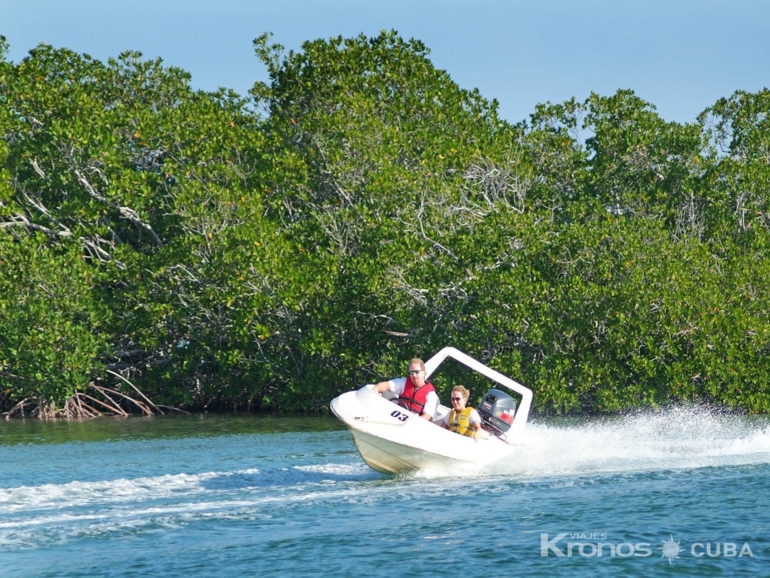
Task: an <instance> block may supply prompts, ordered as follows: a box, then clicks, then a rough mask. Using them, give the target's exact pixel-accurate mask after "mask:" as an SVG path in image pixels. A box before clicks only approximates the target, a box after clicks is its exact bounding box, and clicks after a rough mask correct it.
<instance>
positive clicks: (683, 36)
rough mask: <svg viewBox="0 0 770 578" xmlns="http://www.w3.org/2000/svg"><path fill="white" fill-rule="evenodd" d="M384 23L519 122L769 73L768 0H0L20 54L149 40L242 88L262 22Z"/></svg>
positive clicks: (107, 50) (103, 53) (708, 100)
mask: <svg viewBox="0 0 770 578" xmlns="http://www.w3.org/2000/svg"><path fill="white" fill-rule="evenodd" d="M383 29H388V30H389V29H395V30H397V31H398V32H399V34H400V35H401V36H402V37H405V38H417V39H419V40H422V41H423V42H424V43H425V44H426V45H427V46H428V47H429V48H430V50H431V59H432V61H433V64H434V65H435V66H436V67H438V68H441V69H444V70H446V71H447V72H448V73H449V74H450V76H451V77H452V78H453V79H454V80H455V82H457V83H458V84H459V85H460V86H461V87H463V88H467V89H471V88H478V89H479V90H480V91H481V94H482V95H483V96H485V97H486V98H488V99H492V98H496V99H497V100H498V101H499V102H500V112H501V114H502V116H503V117H504V118H506V119H507V120H509V121H511V122H517V121H519V120H524V119H528V118H529V115H530V113H532V112H533V111H534V108H535V105H536V104H537V103H541V102H546V101H551V102H561V101H563V100H566V99H568V98H570V97H572V96H575V97H576V98H578V99H579V100H581V101H582V100H584V99H585V98H587V97H588V95H589V94H590V92H591V91H594V92H597V93H599V94H602V95H610V94H613V93H614V92H615V91H616V90H617V89H619V88H630V89H632V90H634V91H635V92H636V94H637V95H638V96H640V97H641V98H643V99H645V100H647V101H648V102H651V103H652V104H654V105H655V106H656V107H657V109H658V112H659V114H660V115H661V116H662V117H663V118H665V119H666V120H672V121H677V122H687V121H692V120H694V119H695V117H696V116H697V115H698V113H700V112H701V111H702V110H703V109H704V108H706V107H708V106H710V105H711V104H713V103H714V102H715V101H716V100H717V99H718V98H720V97H723V96H730V95H731V94H732V93H733V92H734V91H735V90H739V89H741V90H747V91H750V92H755V91H758V90H760V89H761V88H763V87H766V86H769V85H770V1H768V0H377V1H371V0H326V1H321V0H126V1H118V0H0V34H2V35H4V36H5V37H6V38H7V40H8V42H9V43H10V45H11V52H10V59H11V60H12V61H14V62H18V61H20V60H21V59H22V58H23V57H24V56H25V55H26V54H27V52H28V51H29V50H30V49H31V48H33V47H34V46H36V45H37V44H38V43H41V42H44V43H46V44H51V45H53V46H55V47H66V48H70V49H72V50H74V51H76V52H80V53H88V54H90V55H91V56H93V57H95V58H98V59H100V60H106V59H107V58H108V57H110V56H117V55H118V54H120V53H121V52H123V51H124V50H129V49H130V50H138V51H140V52H142V53H143V54H144V56H145V57H147V58H155V57H158V56H159V57H162V58H163V60H164V62H165V63H166V64H169V65H174V66H178V67H180V68H183V69H185V70H187V71H188V72H190V73H191V74H192V82H193V86H194V87H196V88H201V89H205V90H214V89H216V88H217V87H219V86H224V87H227V88H232V89H234V90H235V91H236V92H239V93H240V94H242V95H245V94H246V92H247V91H248V89H249V88H250V87H251V86H252V84H253V83H254V81H256V80H265V79H266V73H265V70H264V68H263V67H262V65H261V63H260V62H259V60H258V59H257V58H256V56H254V52H253V48H252V40H253V39H254V38H256V37H257V36H258V35H259V34H261V33H262V32H265V31H269V32H273V34H274V36H273V40H274V41H275V42H278V43H280V44H282V45H284V46H285V47H286V48H287V49H295V50H299V49H300V48H301V43H302V42H303V41H304V40H310V39H316V38H329V37H331V36H337V35H342V36H344V37H349V36H356V35H358V34H360V33H364V34H366V35H367V36H374V35H376V34H378V33H379V31H380V30H383Z"/></svg>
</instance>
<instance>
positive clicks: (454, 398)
mask: <svg viewBox="0 0 770 578" xmlns="http://www.w3.org/2000/svg"><path fill="white" fill-rule="evenodd" d="M462 400H463V398H461V397H453V398H452V401H462Z"/></svg>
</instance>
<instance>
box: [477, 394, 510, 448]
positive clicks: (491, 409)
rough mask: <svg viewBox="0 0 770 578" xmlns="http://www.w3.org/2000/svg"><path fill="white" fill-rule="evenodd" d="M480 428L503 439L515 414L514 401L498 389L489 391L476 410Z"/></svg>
mask: <svg viewBox="0 0 770 578" xmlns="http://www.w3.org/2000/svg"><path fill="white" fill-rule="evenodd" d="M478 412H479V416H480V417H481V427H482V428H484V429H485V430H486V431H488V432H490V433H491V434H493V435H496V436H497V437H502V438H503V439H505V434H506V432H507V431H508V430H509V429H511V425H512V424H513V416H514V414H515V413H516V400H514V399H513V398H512V397H511V396H510V395H508V394H507V393H505V392H504V391H500V390H499V389H490V390H489V391H488V392H487V393H486V395H485V396H484V399H482V400H481V403H480V404H479V408H478Z"/></svg>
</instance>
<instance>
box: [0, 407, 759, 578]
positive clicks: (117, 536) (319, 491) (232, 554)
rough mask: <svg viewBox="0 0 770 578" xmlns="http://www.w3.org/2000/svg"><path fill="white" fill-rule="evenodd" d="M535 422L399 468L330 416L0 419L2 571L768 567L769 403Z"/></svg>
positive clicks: (727, 571) (668, 572)
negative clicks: (422, 467) (513, 447)
mask: <svg viewBox="0 0 770 578" xmlns="http://www.w3.org/2000/svg"><path fill="white" fill-rule="evenodd" d="M528 434H529V441H528V444H527V446H526V447H525V448H523V449H522V452H521V455H520V456H519V458H518V459H517V460H515V461H514V462H512V463H505V464H497V465H495V466H494V467H491V468H489V469H488V470H485V471H479V472H476V473H474V474H472V475H469V474H467V473H463V474H462V475H460V474H459V473H458V472H452V471H441V472H423V473H421V474H419V475H411V476H402V477H387V476H383V475H381V474H378V473H376V472H374V471H372V470H371V469H369V468H368V467H367V466H366V465H365V464H364V463H363V461H362V460H361V458H360V456H359V455H358V453H357V452H356V450H355V447H354V445H353V442H352V438H351V437H350V435H349V434H348V432H347V431H346V430H345V429H343V428H342V427H341V425H340V424H339V423H338V422H337V421H336V420H334V419H333V418H329V417H311V418H272V417H232V416H230V417H217V416H205V417H200V416H197V417H188V416H180V417H170V416H169V417H164V418H148V419H138V418H135V419H115V420H111V419H103V420H98V421H91V422H80V423H40V422H30V421H25V422H15V421H11V422H2V423H0V464H2V466H0V576H2V577H4V578H6V577H21V576H24V577H28V576H45V577H54V576H56V577H64V576H67V577H74V576H120V577H123V576H164V577H177V576H178V577H185V578H192V577H196V576H201V577H202V576H206V577H217V576H225V577H227V578H234V577H236V576H251V575H256V574H258V573H260V574H261V573H264V572H279V573H280V575H281V576H287V575H288V576H307V575H319V574H325V575H331V576H361V575H369V576H394V575H418V576H433V575H436V574H438V575H455V574H458V573H461V574H462V573H470V574H472V575H504V574H513V573H516V574H519V575H527V576H539V575H542V576H554V575H591V576H617V575H620V574H623V575H629V576H650V575H663V576H709V575H715V576H716V575H731V576H741V575H744V576H770V499H769V498H768V496H770V421H769V420H768V419H767V418H764V417H763V418H750V417H738V416H730V415H719V414H713V413H709V412H708V411H705V410H702V409H701V410H698V409H678V410H669V411H666V412H663V413H659V414H639V415H636V416H631V417H625V418H615V419H605V420H584V421H578V420H541V421H540V422H535V423H533V424H531V425H530V426H528ZM570 544H571V546H570ZM599 551H601V554H602V556H598V553H599Z"/></svg>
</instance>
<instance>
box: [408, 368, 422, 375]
mask: <svg viewBox="0 0 770 578" xmlns="http://www.w3.org/2000/svg"><path fill="white" fill-rule="evenodd" d="M421 371H422V369H410V370H409V375H417V374H418V373H420V372H421Z"/></svg>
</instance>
